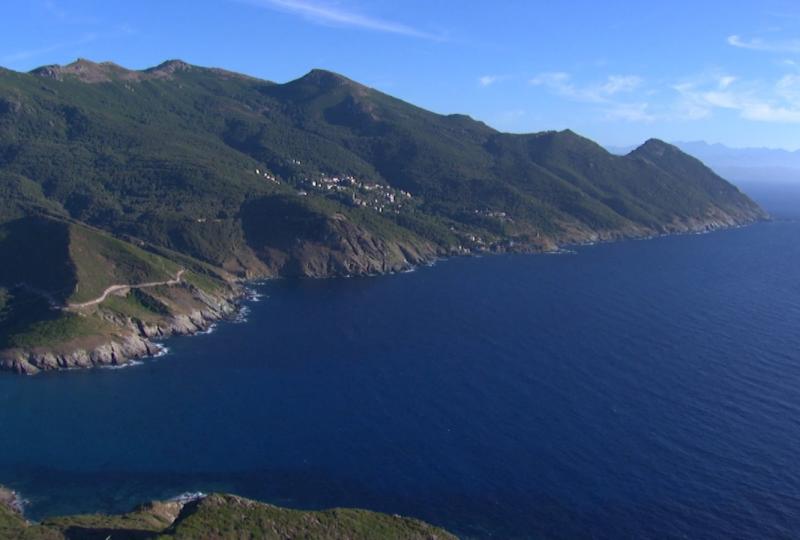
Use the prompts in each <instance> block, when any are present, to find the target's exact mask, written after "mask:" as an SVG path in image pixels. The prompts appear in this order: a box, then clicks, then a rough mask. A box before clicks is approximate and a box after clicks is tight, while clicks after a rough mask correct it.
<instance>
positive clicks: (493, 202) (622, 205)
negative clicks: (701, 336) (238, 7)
mask: <svg viewBox="0 0 800 540" xmlns="http://www.w3.org/2000/svg"><path fill="white" fill-rule="evenodd" d="M764 217H765V214H764V213H763V211H762V210H761V209H760V208H759V207H758V206H757V205H756V204H755V203H753V202H752V201H751V200H750V199H749V198H748V197H747V196H746V195H744V194H742V193H741V192H739V190H737V189H736V188H735V187H734V186H732V185H730V184H729V183H728V182H726V181H725V180H723V179H722V178H720V177H718V176H717V175H716V174H714V173H713V172H712V171H711V170H710V169H708V168H707V167H705V166H704V165H703V164H702V163H700V162H699V161H697V160H695V159H694V158H692V157H690V156H688V155H686V154H684V153H682V152H681V151H680V150H678V149H677V148H675V147H672V146H670V145H667V144H665V143H663V142H660V141H656V140H651V141H648V142H647V143H646V144H644V145H643V146H642V147H640V148H639V149H637V150H635V151H634V152H631V153H630V154H628V155H627V156H616V155H612V154H609V153H608V152H606V151H605V150H604V149H603V148H601V147H600V146H599V145H597V144H595V143H594V142H592V141H590V140H588V139H585V138H583V137H581V136H579V135H577V134H575V133H573V132H571V131H561V132H544V133H536V134H525V135H513V134H507V133H501V132H498V131H496V130H494V129H492V128H490V127H489V126H487V125H485V124H483V123H481V122H478V121H475V120H472V119H471V118H469V117H467V116H463V115H450V116H443V115H439V114H435V113H432V112H429V111H426V110H423V109H420V108H418V107H415V106H413V105H411V104H408V103H405V102H403V101H401V100H398V99H395V98H393V97H391V96H388V95H386V94H383V93H381V92H378V91H376V90H373V89H371V88H368V87H366V86H363V85H361V84H358V83H356V82H354V81H351V80H349V79H347V78H345V77H342V76H340V75H337V74H334V73H331V72H327V71H323V70H313V71H311V72H310V73H309V74H307V75H306V76H304V77H302V78H300V79H297V80H295V81H291V82H288V83H286V84H276V83H273V82H269V81H264V80H259V79H255V78H252V77H247V76H244V75H240V74H235V73H231V72H227V71H224V70H220V69H212V68H201V67H197V66H191V65H188V64H185V63H183V62H180V61H169V62H165V63H163V64H161V65H160V66H157V67H155V68H152V69H148V70H144V71H131V70H127V69H125V68H122V67H120V66H116V65H114V64H111V63H101V64H96V63H93V62H90V61H87V60H78V61H77V62H75V63H73V64H70V65H68V66H47V67H43V68H39V69H37V70H34V71H33V72H31V73H18V72H14V71H9V70H4V69H0V226H2V229H0V253H2V256H3V261H4V262H6V264H4V265H3V268H2V269H0V318H2V320H5V321H6V322H5V323H3V322H2V321H0V336H5V337H3V339H4V340H5V342H6V343H8V342H9V340H8V339H7V338H8V321H9V320H11V321H13V324H14V325H22V326H26V325H29V324H30V323H35V322H37V321H38V322H41V321H42V320H47V319H50V318H57V319H60V317H57V316H55V315H54V314H53V313H52V312H51V311H48V304H49V305H50V306H51V307H52V306H53V305H65V304H69V303H80V302H86V301H88V300H90V299H92V298H95V297H97V296H98V295H100V294H102V292H103V291H104V290H105V288H106V287H109V286H110V285H113V284H117V283H140V282H148V281H159V280H166V279H169V278H171V277H174V276H175V273H176V272H177V271H178V270H179V269H180V268H189V267H191V268H193V269H194V270H193V271H192V272H189V273H187V276H186V279H187V280H189V281H190V282H192V281H191V280H194V281H193V282H192V283H194V284H195V285H196V286H200V288H201V289H202V288H204V287H205V288H208V287H210V288H211V289H215V290H219V289H220V287H223V288H224V282H225V281H226V279H227V280H228V281H230V278H231V277H233V276H236V277H260V276H313V277H324V276H330V275H352V274H374V273H382V272H390V271H397V270H401V269H404V268H407V267H408V266H410V265H413V264H418V263H421V262H424V261H427V260H431V259H432V258H434V257H437V256H442V255H450V254H463V253H470V252H476V251H507V250H525V251H538V250H546V249H554V248H556V247H557V246H559V245H563V244H569V243H579V242H588V241H597V240H611V239H616V238H625V237H642V236H649V235H654V234H661V233H669V232H685V231H694V230H706V229H713V228H719V227H725V226H731V225H737V224H741V223H748V222H751V221H754V220H758V219H763V218H764ZM205 275H208V276H211V279H210V280H209V279H204V278H203V277H202V276H205ZM220 277H224V279H222V281H220V280H219V278H220ZM221 283H222V285H221ZM201 285H202V286H201ZM42 292H44V293H45V294H42ZM151 293H153V291H148V292H147V293H142V294H151ZM140 296H141V295H140ZM173 300H174V299H173ZM110 302H112V303H113V302H116V308H118V309H123V308H124V307H125V306H127V307H128V308H130V309H133V310H134V311H136V312H137V313H139V314H141V311H140V309H141V307H142V305H145V304H147V305H155V306H159V305H160V306H161V308H158V309H162V308H164V306H166V308H165V309H167V310H168V311H169V312H170V313H173V314H174V313H175V310H176V309H178V304H180V302H178V304H175V305H172V304H170V302H169V301H168V299H166V298H160V299H158V301H157V302H149V303H148V301H144V304H142V302H143V300H141V298H140V299H138V300H137V299H135V298H133V297H128V298H127V301H126V302H120V301H119V299H111V300H110ZM123 304H124V305H123ZM170 305H172V307H171V308H170ZM20 306H26V307H25V309H22V308H21V307H20ZM29 306H35V307H29ZM184 307H185V306H184ZM158 309H157V311H158ZM162 311H163V309H162ZM34 313H38V315H37V316H34V315H33V314H34ZM37 317H38V319H37ZM106 319H108V317H106ZM3 324H5V325H6V326H5V327H3V326H2V325H3ZM78 326H81V325H78ZM2 328H6V330H2ZM53 335H59V334H58V332H56V333H55V334H53ZM26 342H29V340H28V341H26Z"/></svg>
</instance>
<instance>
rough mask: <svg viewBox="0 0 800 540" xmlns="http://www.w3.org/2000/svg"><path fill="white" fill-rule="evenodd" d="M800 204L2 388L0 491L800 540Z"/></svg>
mask: <svg viewBox="0 0 800 540" xmlns="http://www.w3.org/2000/svg"><path fill="white" fill-rule="evenodd" d="M791 201H792V199H791V198H788V197H784V196H781V197H778V198H776V199H775V204H776V206H775V208H778V207H779V206H780V208H779V209H778V210H777V212H776V213H777V214H778V217H779V218H780V219H779V220H777V221H775V222H773V223H766V224H760V225H756V226H753V227H748V228H744V229H737V230H731V231H725V232H720V233H715V234H709V235H701V236H682V237H670V238H661V239H656V240H652V241H646V242H645V241H641V242H621V243H616V244H608V245H599V246H593V247H586V248H581V249H579V250H578V252H577V254H575V255H562V256H497V257H485V258H471V259H455V260H450V261H446V262H442V263H440V264H438V265H436V266H434V267H432V268H423V269H420V270H418V271H416V272H414V273H410V274H401V275H394V276H384V277H379V278H369V279H340V280H326V281H283V282H277V281H276V282H271V283H268V284H264V285H261V286H259V288H258V290H259V292H260V293H262V294H263V298H262V299H261V300H260V301H259V302H253V303H250V304H249V305H248V308H249V315H248V322H247V323H246V324H232V323H225V324H221V325H219V327H218V329H217V330H216V331H215V332H214V333H212V334H211V335H204V336H197V337H193V338H179V339H173V340H170V341H169V342H168V343H167V345H168V346H169V348H170V351H171V352H170V353H169V354H168V355H167V356H165V357H163V358H159V359H155V360H152V361H148V362H145V363H144V364H143V365H141V366H137V367H132V368H126V369H121V370H95V371H90V372H69V373H59V374H47V375H43V376H37V377H32V378H20V377H15V376H6V375H4V376H0V447H2V452H0V482H2V483H5V484H8V485H10V486H12V487H14V488H16V489H19V490H20V491H21V492H22V493H23V494H24V495H25V496H26V497H27V498H28V499H29V500H30V504H29V513H30V515H31V516H33V517H41V516H46V515H52V514H58V513H65V512H79V511H97V510H104V511H120V510H127V509H129V507H130V506H131V505H132V504H134V503H136V502H140V501H142V500H146V499H150V498H159V497H168V496H172V495H176V494H178V493H180V492H183V491H190V490H204V491H209V490H225V491H234V492H237V493H240V494H242V495H245V496H250V497H255V498H259V499H262V500H266V501H270V502H274V503H278V504H283V505H290V506H296V507H303V508H318V507H329V506H359V507H367V508H371V509H375V510H381V511H387V512H393V513H403V514H410V515H414V516H417V517H420V518H423V519H426V520H429V521H431V522H434V523H437V524H441V525H444V526H447V527H449V528H451V529H452V530H455V531H457V532H460V533H462V534H464V535H467V536H475V537H498V538H506V537H554V538H576V537H594V538H619V537H630V538H670V537H672V538H681V537H690V538H734V537H735V538H765V537H776V538H777V537H786V538H790V537H797V536H798V535H800V461H799V460H798V459H797V451H798V448H800V414H799V413H800V332H798V330H799V329H800V279H799V278H800V271H799V270H798V268H800V243H798V241H797V240H798V238H799V237H800V223H797V222H795V221H793V220H792V219H791V218H792V217H793V216H794V211H795V209H798V210H800V206H798V205H797V204H795V203H793V202H791ZM796 201H800V198H797V199H796ZM777 203H780V205H778V204H777ZM797 214H800V211H798V212H797Z"/></svg>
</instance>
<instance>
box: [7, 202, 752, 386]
mask: <svg viewBox="0 0 800 540" xmlns="http://www.w3.org/2000/svg"><path fill="white" fill-rule="evenodd" d="M764 219H766V218H765V217H764V216H760V215H742V216H731V215H728V214H712V215H709V216H707V218H706V219H696V218H690V219H686V220H675V221H673V222H672V223H669V224H667V225H664V226H662V227H660V228H658V229H653V228H646V227H633V228H631V229H627V230H612V231H591V230H573V231H567V232H566V233H565V234H563V235H562V236H560V237H559V238H554V239H544V240H543V241H541V242H536V243H530V242H527V243H526V242H515V241H513V240H507V241H504V242H498V243H495V244H492V245H489V246H473V247H463V246H459V247H458V248H455V249H450V250H447V251H444V250H439V251H438V252H437V251H434V250H431V251H430V252H428V253H426V254H425V255H424V256H422V255H418V256H417V257H414V258H413V259H412V260H413V262H412V261H408V260H406V263H405V264H402V265H398V264H392V265H383V266H376V265H375V264H373V262H372V260H370V264H361V265H359V264H357V263H358V261H355V262H354V263H353V264H352V265H349V268H347V267H343V266H342V265H339V264H337V265H336V266H335V267H330V268H321V267H316V268H315V269H314V272H311V273H309V274H307V275H303V276H302V277H306V278H314V279H324V278H330V277H337V276H350V275H363V276H377V275H382V274H387V273H395V272H400V271H406V270H411V269H413V268H415V267H417V266H420V265H423V264H430V263H432V262H434V261H436V260H441V259H443V258H447V257H454V256H455V257H458V256H472V255H483V254H504V253H563V252H569V248H570V247H578V246H582V245H591V244H595V243H606V242H614V241H621V240H631V239H650V238H657V237H661V236H670V235H681V234H701V233H708V232H713V231H719V230H724V229H730V228H736V227H741V226H746V225H750V224H752V223H756V222H758V221H763V220H764ZM354 269H355V270H356V271H355V272H352V270H354ZM358 269H363V271H359V270H358ZM248 291H249V289H248V288H247V285H246V283H245V282H242V283H237V284H235V285H232V286H231V288H230V290H229V291H227V292H226V293H225V294H220V295H216V296H215V295H210V294H208V293H205V292H204V291H202V290H200V289H197V288H192V295H193V297H194V298H195V299H196V300H197V301H198V302H199V303H200V304H201V305H202V306H203V307H202V308H200V309H192V310H189V311H187V312H183V313H176V314H172V315H170V316H169V317H165V318H164V319H163V320H161V321H158V322H155V323H148V322H143V321H141V320H138V319H134V318H119V317H116V316H114V315H112V314H110V313H103V315H102V316H103V318H105V320H107V321H108V322H110V323H112V324H113V325H114V326H116V327H118V328H119V332H117V333H116V334H115V335H114V336H111V337H110V338H108V339H107V340H105V341H104V342H102V343H99V344H93V345H92V346H88V347H87V346H80V345H76V346H71V345H70V344H65V345H64V346H63V347H58V348H49V347H37V348H32V349H27V350H24V349H8V350H5V351H0V371H11V372H14V373H18V374H23V375H35V374H37V373H41V372H45V371H54V370H66V369H87V368H97V367H124V366H128V365H131V364H132V363H134V362H136V361H137V360H141V359H144V358H148V357H155V356H159V355H161V354H164V353H165V351H166V349H165V347H164V346H163V345H162V344H160V343H159V341H161V340H163V339H166V338H169V337H174V336H191V335H194V334H198V333H203V332H207V331H208V330H209V329H210V328H211V326H212V325H213V324H215V323H216V322H218V321H222V320H226V319H231V318H234V317H235V316H236V314H237V313H239V312H240V310H241V309H242V307H243V306H242V301H243V300H244V299H245V298H247V296H248Z"/></svg>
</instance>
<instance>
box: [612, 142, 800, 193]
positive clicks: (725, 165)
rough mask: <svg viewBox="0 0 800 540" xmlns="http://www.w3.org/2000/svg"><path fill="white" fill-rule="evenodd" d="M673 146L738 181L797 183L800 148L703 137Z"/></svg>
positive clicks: (614, 150) (616, 150)
mask: <svg viewBox="0 0 800 540" xmlns="http://www.w3.org/2000/svg"><path fill="white" fill-rule="evenodd" d="M673 144H674V145H675V146H677V147H678V148H680V149H681V150H683V151H684V152H686V153H687V154H690V155H692V156H694V157H696V158H697V159H699V160H701V161H702V162H704V163H705V164H706V165H708V166H709V167H711V168H712V169H714V170H715V171H716V172H717V173H718V174H720V175H721V176H722V177H724V178H726V179H728V180H731V181H733V182H736V183H738V184H744V185H747V184H750V183H754V182H756V183H761V182H763V183H766V182H772V183H789V182H794V183H800V150H796V151H794V152H790V151H788V150H782V149H777V148H731V147H728V146H725V145H722V144H719V143H716V144H709V143H707V142H704V141H693V142H675V143H673ZM607 148H608V150H609V152H612V153H615V154H619V155H625V154H627V153H628V152H631V151H632V150H634V149H635V147H633V146H629V147H617V146H609V147H607Z"/></svg>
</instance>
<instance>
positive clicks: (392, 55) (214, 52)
mask: <svg viewBox="0 0 800 540" xmlns="http://www.w3.org/2000/svg"><path fill="white" fill-rule="evenodd" d="M3 18H4V25H3V32H2V35H0V65H2V66H5V67H8V68H11V69H15V70H18V71H26V70H29V69H32V68H34V67H36V66H39V65H43V64H52V63H68V62H71V61H73V60H74V59H75V58H77V57H85V58H89V59H92V60H96V61H102V60H112V61H114V62H117V63H119V64H122V65H124V66H126V67H130V68H145V67H149V66H152V65H155V64H158V63H160V62H161V61H163V60H165V59H169V58H180V59H183V60H186V61H188V62H190V63H194V64H199V65H207V66H219V67H225V68H228V69H232V70H235V71H241V72H245V73H248V74H251V75H255V76H259V77H263V78H265V79H269V80H273V81H276V82H285V81H288V80H291V79H293V78H296V77H298V76H301V75H303V74H304V73H306V72H307V71H308V70H309V69H311V68H314V67H321V68H325V69H330V70H333V71H337V72H340V73H342V74H345V75H347V76H349V77H351V78H353V79H355V80H358V81H360V82H362V83H364V84H367V85H369V86H373V87H375V88H377V89H379V90H382V91H385V92H387V93H390V94H393V95H395V96H398V97H400V98H402V99H405V100H407V101H410V102H412V103H415V104H417V105H420V106H422V107H425V108H428V109H432V110H434V111H436V112H441V113H453V112H461V113H466V114H469V115H471V116H473V117H474V118H477V119H479V120H482V121H484V122H486V123H488V124H490V125H492V126H493V127H496V128H498V129H502V130H506V131H515V132H529V131H540V130H544V129H563V128H571V129H573V130H575V131H577V132H579V133H581V134H584V135H586V136H589V137H591V138H593V139H595V140H597V141H598V142H601V143H603V144H612V145H628V144H636V143H640V142H642V141H644V140H645V139H647V138H649V137H660V138H663V139H667V140H673V141H675V140H681V141H687V140H700V139H703V140H707V141H710V142H722V143H724V144H728V145H731V146H768V147H781V148H787V149H798V148H800V2H797V0H793V1H785V0H775V1H770V0H761V1H749V2H748V1H741V2H737V1H735V0H728V1H702V0H695V1H693V2H689V1H682V0H675V1H673V2H646V3H645V2H641V1H624V0H622V1H616V2H595V1H574V2H545V1H540V0H527V1H526V0H505V1H500V2H498V1H496V0H495V1H484V0H470V1H463V0H461V1H456V0H408V1H402V0H394V1H389V0H373V1H366V0H195V1H188V0H174V1H150V0H140V1H138V2H123V1H114V0H112V1H108V0H106V1H98V0H25V1H15V0H7V1H6V2H4V6H3Z"/></svg>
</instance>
